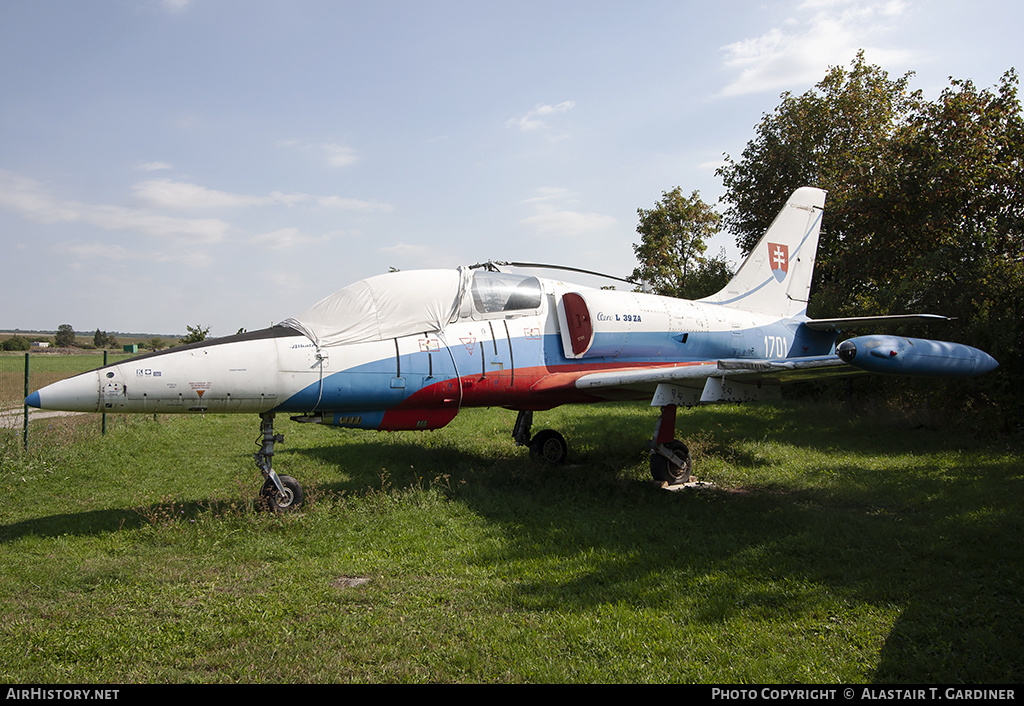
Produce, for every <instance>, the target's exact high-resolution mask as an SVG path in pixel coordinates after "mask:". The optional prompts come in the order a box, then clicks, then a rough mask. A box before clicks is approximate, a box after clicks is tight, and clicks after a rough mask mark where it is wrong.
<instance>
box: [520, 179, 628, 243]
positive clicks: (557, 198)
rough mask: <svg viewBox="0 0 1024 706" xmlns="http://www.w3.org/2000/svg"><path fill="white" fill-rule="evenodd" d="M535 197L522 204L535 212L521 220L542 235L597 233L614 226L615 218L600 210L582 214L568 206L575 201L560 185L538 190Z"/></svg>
mask: <svg viewBox="0 0 1024 706" xmlns="http://www.w3.org/2000/svg"><path fill="white" fill-rule="evenodd" d="M537 191H538V194H537V196H534V197H532V198H529V199H526V200H524V201H523V203H526V204H529V205H531V206H533V208H534V210H535V211H536V213H534V215H532V216H528V217H526V218H524V219H523V220H522V221H520V222H521V223H522V224H524V225H526V226H529V227H530V228H532V229H533V230H534V231H536V233H537V234H538V235H541V236H575V235H584V234H589V233H597V232H600V231H605V230H608V229H610V228H613V227H615V226H616V225H617V224H618V221H617V220H616V219H615V218H614V217H612V216H608V215H605V214H601V213H583V212H581V211H577V210H573V209H572V208H569V207H570V206H572V204H573V203H575V200H574V199H573V198H572V196H571V194H570V192H568V191H567V190H566V189H561V188H541V189H538V190H537Z"/></svg>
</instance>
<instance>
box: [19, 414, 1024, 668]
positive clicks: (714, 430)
mask: <svg viewBox="0 0 1024 706" xmlns="http://www.w3.org/2000/svg"><path fill="white" fill-rule="evenodd" d="M654 419H655V413H654V412H653V411H652V410H651V409H650V408H649V407H646V406H644V405H611V406H600V407H567V408H561V409H558V410H553V411H552V412H549V413H545V414H542V415H538V418H537V421H536V425H535V427H536V429H540V428H541V425H542V424H545V425H550V426H551V427H553V428H557V429H559V430H560V431H561V432H562V433H563V434H564V435H565V436H566V438H567V439H568V440H569V442H570V446H571V451H570V459H569V464H568V465H567V466H565V467H561V468H550V467H545V466H542V465H539V464H536V463H533V462H531V461H530V460H529V459H528V457H527V454H526V452H525V450H524V449H521V448H517V447H516V446H515V444H514V442H513V441H512V440H511V436H510V433H511V427H512V423H513V420H514V413H512V412H508V411H505V410H465V411H464V412H463V413H461V414H460V415H459V417H458V418H457V419H456V420H455V421H454V422H453V423H452V424H451V425H449V426H448V427H447V428H445V429H442V430H439V431H436V432H422V433H415V432H410V433H373V432H358V431H337V430H330V429H324V428H319V427H316V426H312V425H297V424H291V423H286V425H285V424H283V425H282V428H281V431H283V432H284V433H285V435H286V438H285V442H284V444H282V445H280V446H279V448H278V453H277V455H276V456H275V459H274V461H275V467H276V468H277V470H278V471H279V472H281V473H287V474H289V475H293V476H295V477H296V478H298V479H299V480H300V482H302V483H303V485H304V487H305V488H306V490H307V497H308V499H309V505H308V506H307V507H306V508H305V509H304V511H302V512H300V513H297V514H293V515H285V516H274V515H267V514H260V513H257V512H255V511H254V510H253V508H252V499H253V498H254V497H255V494H256V491H257V489H258V486H259V483H260V479H259V478H258V474H257V472H256V471H255V468H254V466H253V463H252V452H253V451H255V450H256V446H255V445H254V444H253V443H252V442H253V441H254V440H255V439H256V437H257V436H258V434H257V431H258V420H257V419H256V418H255V417H250V416H248V415H246V416H239V417H235V416H227V415H206V416H205V417H198V416H195V417H171V416H161V417H159V418H158V419H157V420H155V421H154V419H153V418H152V417H151V416H150V417H147V416H137V417H127V416H125V417H116V418H113V419H111V421H110V423H109V424H108V432H107V434H106V435H105V436H101V435H100V434H99V431H98V427H97V425H96V424H95V423H94V422H93V423H91V422H88V421H86V422H82V421H80V420H75V419H64V420H56V421H45V422H33V423H32V430H31V434H32V438H33V442H32V444H30V448H29V450H28V452H25V451H23V450H22V448H21V446H20V442H19V440H18V439H14V440H11V439H10V438H9V436H10V435H7V436H0V464H2V466H0V488H2V490H3V493H4V497H5V502H4V503H2V504H0V562H2V565H3V567H4V570H3V571H2V572H0V605H2V611H3V612H2V618H3V620H2V621H0V673H2V674H3V675H4V677H5V679H6V680H8V681H12V682H75V683H84V682H106V683H132V682H535V683H539V682H544V683H550V682H588V683H593V682H601V683H605V682H631V683H640V682H659V683H660V682H716V683H736V682H760V683H781V682H801V683H812V682H827V683H836V682H845V683H862V682H885V683H899V682H904V683H922V682H932V683H934V682H969V683H989V682H1019V681H1020V680H1021V679H1022V677H1024V658H1022V657H1021V655H1024V649H1022V648H1024V637H1022V636H1024V611H1022V605H1021V588H1022V576H1021V567H1022V565H1024V562H1022V561H1021V560H1022V559H1024V556H1022V551H1021V543H1020V540H1019V538H1020V536H1021V530H1022V529H1024V522H1022V517H1024V513H1022V510H1024V507H1022V498H1024V495H1022V490H1024V489H1022V481H1024V462H1022V458H1021V454H1020V452H1019V450H1018V447H1017V446H1016V445H1015V444H1014V443H1013V442H1012V440H1006V439H985V438H971V437H963V436H960V435H959V434H958V433H957V430H956V429H950V428H945V427H943V426H942V425H941V423H938V424H937V425H926V426H920V425H919V421H918V420H914V421H913V422H908V421H906V419H905V418H902V417H900V416H897V415H893V414H891V413H884V412H877V411H872V413H870V414H863V413H862V414H855V413H853V412H851V411H850V410H849V409H848V408H845V407H841V406H831V405H821V404H810V405H793V404H779V405H771V406H744V407H737V406H724V407H708V408H700V409H694V410H690V411H689V412H687V413H685V414H682V415H681V416H680V420H679V430H680V434H679V436H680V437H681V438H686V439H687V440H688V441H689V442H690V443H691V448H692V450H693V452H694V455H695V468H696V472H697V473H698V475H699V477H701V478H702V479H703V480H706V481H710V482H713V483H714V486H713V487H706V488H703V489H691V490H684V491H678V492H667V491H665V490H661V489H659V488H657V487H655V486H654V485H653V484H652V483H650V481H649V475H648V470H647V455H646V451H645V449H644V444H645V442H646V439H647V438H648V437H649V436H650V434H651V432H652V431H653V427H654Z"/></svg>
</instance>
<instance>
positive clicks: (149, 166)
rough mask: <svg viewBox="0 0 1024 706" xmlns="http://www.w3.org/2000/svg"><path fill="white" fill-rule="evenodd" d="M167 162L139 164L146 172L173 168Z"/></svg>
mask: <svg viewBox="0 0 1024 706" xmlns="http://www.w3.org/2000/svg"><path fill="white" fill-rule="evenodd" d="M173 168H174V167H172V166H171V165H170V164H168V163H167V162H143V163H142V164H140V165H139V169H141V170H142V171H144V172H159V171H163V170H165V169H173Z"/></svg>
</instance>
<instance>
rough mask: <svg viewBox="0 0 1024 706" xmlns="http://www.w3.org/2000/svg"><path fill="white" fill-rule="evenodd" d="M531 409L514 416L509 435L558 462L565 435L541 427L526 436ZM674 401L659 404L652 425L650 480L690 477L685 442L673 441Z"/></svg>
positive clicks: (564, 451)
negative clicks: (656, 421) (514, 419)
mask: <svg viewBox="0 0 1024 706" xmlns="http://www.w3.org/2000/svg"><path fill="white" fill-rule="evenodd" d="M532 424H533V412H531V411H529V410H523V411H520V412H519V416H518V417H516V424H515V427H513V430H512V438H513V439H515V440H516V443H517V444H519V445H520V446H529V447H530V455H531V456H533V457H534V458H536V459H538V460H541V461H545V462H547V463H562V462H564V461H565V457H566V454H567V453H568V445H567V444H566V443H565V439H564V438H562V435H561V434H559V433H558V432H557V431H554V430H552V429H545V430H544V431H540V432H537V434H536V436H532V437H531V436H530V426H531V425H532ZM675 431H676V405H666V406H664V407H662V408H661V417H660V418H659V419H658V424H657V426H656V427H655V429H654V438H653V439H651V441H650V442H649V443H648V447H649V448H650V450H651V476H653V477H654V480H656V481H658V482H661V483H666V484H668V485H679V484H681V483H688V482H689V481H690V473H691V471H692V470H693V461H692V460H691V458H690V449H689V448H687V446H686V444H684V443H683V442H681V441H677V440H676V439H675V438H674V436H675Z"/></svg>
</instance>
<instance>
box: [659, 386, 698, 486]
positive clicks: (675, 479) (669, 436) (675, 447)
mask: <svg viewBox="0 0 1024 706" xmlns="http://www.w3.org/2000/svg"><path fill="white" fill-rule="evenodd" d="M675 432H676V405H674V404H670V405H665V406H664V407H662V408H661V418H660V419H658V425H657V426H656V427H655V428H654V438H653V439H652V440H651V442H650V449H651V475H652V476H653V477H654V480H656V481H660V482H662V483H667V484H669V485H678V484H680V483H687V482H689V480H690V471H692V470H693V462H692V460H691V459H690V450H689V449H688V448H687V447H686V444H684V443H683V442H681V441H677V440H676V439H675V438H673V437H674V436H675Z"/></svg>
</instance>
